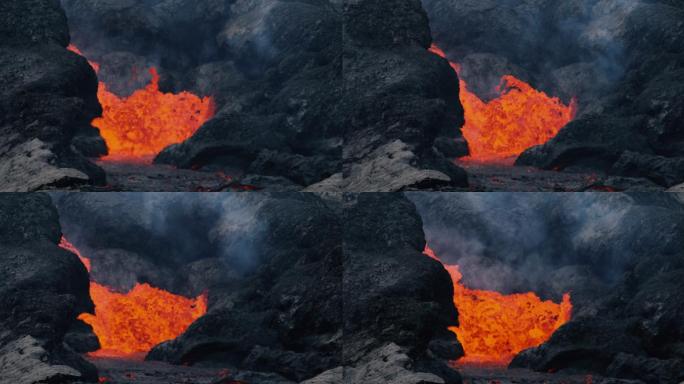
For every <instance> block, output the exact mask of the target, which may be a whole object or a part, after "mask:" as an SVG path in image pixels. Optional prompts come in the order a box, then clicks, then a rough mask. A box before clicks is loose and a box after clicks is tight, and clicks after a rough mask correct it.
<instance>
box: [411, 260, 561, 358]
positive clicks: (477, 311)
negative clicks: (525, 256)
mask: <svg viewBox="0 0 684 384" xmlns="http://www.w3.org/2000/svg"><path fill="white" fill-rule="evenodd" d="M424 253H425V255H427V256H429V257H431V258H433V259H435V260H437V261H439V262H440V263H441V262H442V261H441V260H440V259H439V257H437V256H436V255H435V252H434V251H433V250H432V249H430V248H429V247H426V248H425V252H424ZM444 267H445V268H446V270H447V272H449V275H450V276H451V279H452V281H453V284H454V305H455V306H456V307H457V308H459V315H460V318H459V321H460V325H459V326H458V327H452V328H450V330H451V331H453V332H454V333H455V334H456V336H457V337H458V339H459V341H460V342H461V344H462V345H463V349H464V351H465V356H464V357H463V358H462V359H460V360H458V363H459V364H482V365H492V366H507V365H508V364H509V363H510V362H511V360H513V358H514V357H515V356H516V355H517V354H518V353H520V352H521V351H523V350H525V349H528V348H533V347H537V346H539V345H541V344H542V343H544V342H546V341H547V340H548V339H549V337H551V335H552V334H553V333H554V332H555V331H556V330H557V329H558V328H560V326H562V325H563V324H565V323H567V322H568V321H569V320H570V317H571V315H572V304H571V302H570V294H569V293H566V294H564V295H563V301H562V302H561V303H558V304H556V303H554V302H552V301H549V300H546V301H542V300H541V299H540V298H539V296H537V295H536V294H535V293H534V292H527V293H517V294H512V295H504V294H501V293H498V292H495V291H486V290H477V289H470V288H467V287H466V286H465V285H463V283H462V282H461V279H462V278H463V275H462V274H461V271H460V269H459V267H458V265H446V264H445V265H444Z"/></svg>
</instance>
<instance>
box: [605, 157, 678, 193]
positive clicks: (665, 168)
mask: <svg viewBox="0 0 684 384" xmlns="http://www.w3.org/2000/svg"><path fill="white" fill-rule="evenodd" d="M611 173H614V174H619V175H623V176H632V177H635V176H640V177H645V178H648V179H651V180H653V181H654V182H656V183H658V184H661V185H664V186H666V187H672V186H674V185H676V184H677V183H678V182H680V181H682V180H684V157H676V158H668V157H663V156H652V155H645V154H640V153H634V152H624V153H623V154H622V156H620V158H619V159H618V161H617V162H616V163H615V164H613V169H612V170H611Z"/></svg>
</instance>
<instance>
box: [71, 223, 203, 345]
mask: <svg viewBox="0 0 684 384" xmlns="http://www.w3.org/2000/svg"><path fill="white" fill-rule="evenodd" d="M59 245H60V247H62V248H63V249H65V250H67V251H69V252H72V253H74V254H76V255H77V256H78V257H79V258H80V259H81V261H82V262H83V264H84V265H85V266H86V268H87V269H88V271H90V269H91V263H90V260H89V259H88V258H86V257H83V256H82V255H81V253H80V252H79V251H78V249H76V247H74V245H73V244H71V243H70V242H69V241H67V239H65V238H64V237H63V238H62V241H61V242H60V244H59ZM90 297H91V298H92V299H93V302H94V303H95V315H92V314H89V313H83V314H81V315H80V316H79V317H78V318H79V319H80V320H83V321H84V322H86V323H88V324H90V325H91V326H92V327H93V331H94V332H95V334H96V335H97V338H98V339H99V340H100V345H101V347H102V348H101V349H100V350H99V351H96V352H93V353H91V355H94V356H111V357H120V356H131V355H135V354H138V353H146V352H148V351H149V350H150V349H152V347H154V346H155V345H157V344H160V343H162V342H164V341H167V340H171V339H174V338H176V337H178V336H179V335H180V334H182V333H183V332H185V330H186V329H187V328H188V326H190V324H192V322H194V321H195V320H197V319H198V318H200V317H201V316H203V315H204V314H205V313H206V312H207V296H206V294H205V295H200V296H198V297H196V298H194V299H192V298H186V297H183V296H178V295H174V294H172V293H170V292H167V291H164V290H162V289H159V288H155V287H152V286H150V285H149V284H136V285H135V287H133V289H132V290H131V291H129V292H128V293H119V292H115V291H114V290H113V289H111V288H108V287H106V286H104V285H101V284H98V283H96V282H94V281H91V282H90Z"/></svg>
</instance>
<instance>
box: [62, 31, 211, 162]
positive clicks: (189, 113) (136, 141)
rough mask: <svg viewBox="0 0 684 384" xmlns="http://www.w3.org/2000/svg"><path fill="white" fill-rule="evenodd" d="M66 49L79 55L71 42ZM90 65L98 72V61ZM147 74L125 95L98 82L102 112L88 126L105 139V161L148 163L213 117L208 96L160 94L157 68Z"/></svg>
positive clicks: (185, 138)
mask: <svg viewBox="0 0 684 384" xmlns="http://www.w3.org/2000/svg"><path fill="white" fill-rule="evenodd" d="M68 49H70V50H71V51H73V52H75V53H77V54H79V55H81V52H80V50H79V49H78V48H76V47H75V46H73V45H70V46H69V47H68ZM90 65H91V66H92V67H93V69H95V72H99V69H100V66H99V64H97V63H94V62H90ZM150 74H151V75H152V81H151V82H150V84H148V85H147V86H146V87H145V88H143V89H139V90H137V91H135V92H134V93H133V94H132V95H131V96H129V97H119V96H117V95H116V94H114V93H112V92H110V91H109V90H108V89H107V85H106V84H105V83H103V82H100V86H99V89H98V92H97V97H98V99H99V100H100V104H102V109H103V112H102V117H100V118H96V119H95V120H93V122H92V125H93V126H95V127H97V128H99V129H100V133H101V135H102V137H103V138H104V139H105V141H106V142H107V147H108V148H109V156H107V157H106V158H105V160H126V161H135V162H148V161H150V160H151V159H153V158H154V156H156V155H157V154H159V152H161V151H162V150H163V149H164V148H166V147H168V146H169V145H172V144H177V143H181V142H183V141H185V140H187V139H189V138H190V137H191V136H192V135H193V134H195V132H197V130H198V129H199V128H200V127H201V126H202V125H203V124H204V123H205V122H206V121H207V120H209V119H211V118H212V117H213V116H214V101H213V99H212V98H211V97H204V98H200V97H199V96H196V95H194V94H192V93H189V92H181V93H179V94H172V93H162V92H160V91H159V74H158V72H157V70H156V69H155V68H151V69H150Z"/></svg>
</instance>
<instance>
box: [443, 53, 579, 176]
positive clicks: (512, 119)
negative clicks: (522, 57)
mask: <svg viewBox="0 0 684 384" xmlns="http://www.w3.org/2000/svg"><path fill="white" fill-rule="evenodd" d="M430 51H431V52H433V53H435V54H437V55H439V56H441V57H443V58H446V55H445V53H444V51H442V50H441V49H440V48H438V47H437V46H434V45H433V46H432V47H431V48H430ZM450 64H451V67H452V68H453V69H454V70H455V71H456V72H457V73H459V74H460V71H461V67H460V65H459V64H456V63H451V62H450ZM460 88H461V92H460V99H461V104H462V105H463V109H464V111H465V120H466V123H465V126H464V127H463V129H462V132H463V136H464V137H465V139H466V141H467V142H468V144H469V146H470V156H469V157H467V158H464V159H463V160H472V161H476V162H495V163H512V162H513V161H515V158H516V157H517V156H519V155H520V154H521V153H522V152H524V151H525V150H527V149H529V148H531V147H533V146H535V145H539V144H544V143H546V142H547V141H549V140H550V139H552V138H553V137H555V136H556V135H557V134H558V132H559V131H560V130H561V128H563V127H564V126H565V125H567V124H568V123H569V122H571V121H572V120H573V119H574V118H575V115H576V113H577V103H576V101H575V100H574V99H573V101H572V102H571V103H570V104H569V105H565V104H563V102H562V101H561V100H560V99H559V98H557V97H550V96H548V95H546V94H545V93H544V92H540V91H537V90H536V89H534V88H533V87H532V86H531V85H529V84H527V83H526V82H524V81H522V80H520V79H518V78H516V77H514V76H511V75H507V76H504V77H502V78H501V84H500V85H499V86H498V87H497V89H496V91H497V92H498V93H499V96H498V97H497V98H495V99H493V100H491V101H489V102H486V101H483V100H482V99H480V98H479V97H478V96H477V95H475V94H474V93H472V92H471V91H470V90H468V85H467V84H466V83H465V81H463V79H461V80H460Z"/></svg>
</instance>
